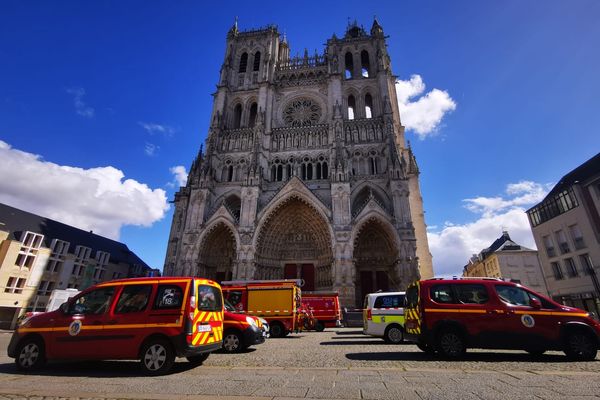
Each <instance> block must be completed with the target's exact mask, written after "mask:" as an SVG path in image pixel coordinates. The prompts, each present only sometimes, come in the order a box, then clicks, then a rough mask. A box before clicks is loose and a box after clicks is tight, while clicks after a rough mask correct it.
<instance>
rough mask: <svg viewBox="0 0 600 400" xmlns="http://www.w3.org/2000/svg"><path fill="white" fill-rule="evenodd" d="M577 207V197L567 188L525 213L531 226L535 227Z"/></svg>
mask: <svg viewBox="0 0 600 400" xmlns="http://www.w3.org/2000/svg"><path fill="white" fill-rule="evenodd" d="M578 205H579V203H578V202H577V197H575V192H573V189H572V188H569V189H565V190H563V191H562V192H559V193H557V194H555V195H554V196H552V197H550V198H548V199H546V200H544V201H543V202H542V203H541V204H539V205H537V206H535V207H534V208H532V209H531V210H529V211H527V214H528V216H529V221H530V222H531V226H533V227H535V226H538V225H539V224H542V223H544V222H546V221H549V220H551V219H552V218H554V217H556V216H558V215H560V214H563V213H565V212H567V211H569V210H571V209H573V208H575V207H577V206H578Z"/></svg>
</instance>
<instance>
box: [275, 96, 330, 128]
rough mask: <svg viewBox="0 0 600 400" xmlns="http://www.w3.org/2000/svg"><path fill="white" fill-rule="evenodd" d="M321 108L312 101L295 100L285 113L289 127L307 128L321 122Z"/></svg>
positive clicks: (284, 117)
mask: <svg viewBox="0 0 600 400" xmlns="http://www.w3.org/2000/svg"><path fill="white" fill-rule="evenodd" d="M320 118H321V107H319V105H318V104H316V103H314V102H313V101H312V100H310V99H299V100H294V101H292V102H291V103H290V104H288V106H287V107H286V108H285V110H284V111H283V120H284V121H285V123H286V125H288V126H307V125H313V124H316V123H317V122H319V119H320Z"/></svg>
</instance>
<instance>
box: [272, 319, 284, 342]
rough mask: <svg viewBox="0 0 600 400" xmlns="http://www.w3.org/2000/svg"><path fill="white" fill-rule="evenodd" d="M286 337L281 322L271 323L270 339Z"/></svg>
mask: <svg viewBox="0 0 600 400" xmlns="http://www.w3.org/2000/svg"><path fill="white" fill-rule="evenodd" d="M285 335H286V331H285V328H284V327H283V324H282V323H281V322H277V321H276V322H273V323H272V324H271V337H273V338H282V337H284V336H285Z"/></svg>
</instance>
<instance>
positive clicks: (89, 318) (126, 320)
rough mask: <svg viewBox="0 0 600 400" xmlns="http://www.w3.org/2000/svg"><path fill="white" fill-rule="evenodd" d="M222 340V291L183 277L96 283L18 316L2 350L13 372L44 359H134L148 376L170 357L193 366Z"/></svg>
mask: <svg viewBox="0 0 600 400" xmlns="http://www.w3.org/2000/svg"><path fill="white" fill-rule="evenodd" d="M222 340H223V296H222V293H221V288H220V286H219V285H218V284H217V283H215V282H213V281H210V280H206V279H198V278H186V277H169V278H166V277H163V278H134V279H121V280H116V281H110V282H103V283H100V284H98V285H95V286H92V287H90V288H88V289H86V290H84V291H82V292H81V293H79V294H78V295H76V296H74V297H72V298H71V299H69V300H68V301H67V302H66V303H63V304H62V305H61V306H60V307H59V309H58V310H55V311H52V312H47V313H42V314H38V315H35V316H32V317H31V318H28V319H25V320H24V321H22V322H21V324H20V325H19V327H18V328H17V329H16V330H15V332H14V334H13V336H12V338H11V341H10V344H9V346H8V356H9V357H12V358H14V359H15V362H16V364H17V367H18V368H19V369H21V370H26V371H27V370H33V369H36V368H39V367H41V366H42V365H43V364H44V363H45V362H46V361H47V360H102V359H112V360H114V359H129V360H131V359H134V360H136V359H137V360H140V361H141V362H140V364H141V367H142V370H143V371H144V372H145V373H147V374H148V375H161V374H165V373H167V372H168V371H169V370H170V369H171V367H172V365H173V363H174V361H175V357H176V356H179V357H186V358H187V359H188V360H189V361H190V362H192V363H194V364H197V365H200V364H202V363H203V362H204V360H206V358H207V357H208V355H209V353H210V352H211V351H214V350H217V349H220V348H221V345H222Z"/></svg>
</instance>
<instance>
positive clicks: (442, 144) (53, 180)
mask: <svg viewBox="0 0 600 400" xmlns="http://www.w3.org/2000/svg"><path fill="white" fill-rule="evenodd" d="M365 3H366V4H365ZM373 3H375V2H373ZM223 4H225V3H223ZM226 4H227V7H225V6H220V5H207V4H204V3H201V2H196V1H194V2H192V1H179V2H167V1H152V2H147V1H102V2H100V1H97V2H80V1H73V2H69V1H60V2H53V1H14V2H13V1H3V2H1V3H0V202H4V203H7V204H10V205H13V206H16V207H20V208H23V209H26V210H28V211H32V212H36V213H39V214H41V215H44V216H48V217H51V218H54V219H58V220H61V221H64V222H67V223H70V224H73V225H76V226H80V227H82V228H84V229H92V230H94V232H97V233H102V234H105V235H107V236H110V237H113V238H118V239H119V240H120V241H122V242H124V243H126V244H127V245H128V246H129V247H130V248H131V249H132V250H134V251H135V252H136V253H137V254H138V255H139V256H140V257H142V258H143V259H144V260H145V261H146V262H147V263H148V264H150V265H151V266H153V267H158V268H161V269H162V264H163V261H164V255H165V251H166V245H167V239H168V233H169V228H170V224H171V217H172V211H173V209H172V207H170V206H169V203H168V201H169V200H172V199H173V195H174V193H175V192H176V190H177V187H178V183H177V176H178V175H177V173H176V172H177V171H179V172H181V171H182V168H179V170H174V169H173V168H174V167H177V166H183V167H185V168H186V169H189V165H190V164H191V162H192V160H193V158H194V157H195V155H196V153H197V152H198V149H199V147H200V144H201V143H203V141H204V139H205V137H206V133H207V128H208V125H209V120H210V112H211V108H212V97H211V94H212V93H213V92H214V91H215V84H216V82H217V79H218V74H219V68H220V66H221V63H222V61H223V56H224V44H225V36H226V33H227V30H228V29H229V28H230V27H231V25H232V23H233V21H234V17H235V16H238V18H239V27H240V29H242V30H244V29H251V28H256V27H259V26H263V25H267V24H276V25H278V26H279V30H280V31H281V32H284V31H285V33H286V34H287V38H288V41H289V43H290V45H291V51H292V54H295V53H296V52H298V53H302V52H303V51H304V48H305V47H306V48H308V49H309V52H310V53H312V52H314V50H315V49H317V50H318V51H319V52H320V53H322V51H323V48H324V46H323V44H324V43H325V41H326V40H327V39H328V38H330V37H331V36H332V34H333V33H336V34H337V35H338V36H341V35H342V34H343V33H344V31H345V28H346V25H347V22H348V18H351V19H352V20H354V19H356V20H357V21H358V22H359V23H360V24H363V25H364V26H365V27H366V28H369V27H370V26H371V23H372V20H373V16H374V15H376V16H377V18H378V20H379V22H380V23H381V25H382V26H383V28H384V31H385V33H386V35H389V39H388V47H389V52H390V56H391V59H392V66H393V70H394V72H395V74H396V75H397V76H398V79H399V80H401V81H403V82H404V84H402V83H401V84H400V85H399V86H398V88H399V90H401V91H403V92H402V93H404V99H405V100H406V102H405V103H404V104H401V109H404V110H406V111H405V115H401V118H402V119H403V121H404V123H405V125H407V130H408V132H407V139H408V140H410V141H411V144H412V147H413V149H414V151H415V153H416V156H417V160H418V162H419V165H420V168H421V189H422V194H423V199H424V206H425V210H426V222H427V224H428V225H429V238H430V244H431V251H432V253H433V255H434V270H435V271H436V273H438V274H453V273H459V272H460V269H461V268H462V266H463V265H465V264H466V263H467V261H468V257H469V255H470V254H471V253H474V252H478V251H480V250H481V249H483V248H484V247H487V246H488V245H489V244H491V242H492V241H493V240H494V239H495V238H497V237H498V236H500V234H501V231H502V229H508V230H509V232H510V233H511V236H513V239H515V240H517V241H520V242H521V243H522V244H524V245H527V246H529V247H533V246H534V243H533V240H532V238H531V233H530V229H529V226H528V224H527V221H526V218H525V216H524V213H523V210H525V209H527V208H529V207H530V206H531V205H533V204H534V203H535V202H537V201H539V200H541V198H543V196H544V194H545V193H546V192H547V191H548V190H549V189H550V188H551V186H552V184H553V183H555V182H557V181H558V179H560V177H561V176H563V175H564V174H566V173H567V172H568V171H570V170H571V169H573V168H575V167H576V166H578V165H579V164H581V163H583V162H584V161H586V160H587V159H589V158H591V157H592V156H593V155H595V154H596V153H597V152H598V151H600V135H599V134H598V129H597V127H598V126H600V112H599V110H600V108H599V105H600V101H599V100H598V95H599V94H600V74H599V73H598V71H600V51H598V43H600V24H598V21H599V20H600V3H599V2H597V1H594V0H590V1H583V0H576V1H570V2H566V1H545V2H540V1H527V0H518V1H486V2H482V1H475V0H473V1H452V2H449V1H389V2H376V3H375V4H370V3H369V2H364V1H343V2H311V1H307V2H303V3H301V4H299V3H295V4H294V5H293V6H292V5H289V6H287V5H286V6H282V5H281V3H278V2H261V3H260V5H257V3H248V2H244V3H242V2H240V3H239V4H236V3H235V2H227V3H226ZM422 85H425V87H424V88H423V87H422ZM402 93H401V94H402ZM409 94H410V95H412V96H409ZM400 97H402V96H400ZM403 107H404V108H403ZM407 121H411V123H410V124H408V123H407ZM169 207H170V208H169Z"/></svg>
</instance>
